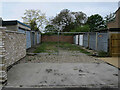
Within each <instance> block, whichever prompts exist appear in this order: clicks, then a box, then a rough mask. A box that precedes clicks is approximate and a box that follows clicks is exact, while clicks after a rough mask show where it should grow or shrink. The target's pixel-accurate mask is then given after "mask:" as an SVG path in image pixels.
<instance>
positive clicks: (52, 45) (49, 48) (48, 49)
mask: <svg viewBox="0 0 120 90" xmlns="http://www.w3.org/2000/svg"><path fill="white" fill-rule="evenodd" d="M58 45H59V49H63V50H70V51H80V52H82V53H85V54H90V53H89V52H87V51H86V50H84V49H82V48H81V47H80V46H77V45H74V44H70V43H66V42H59V44H58V42H43V43H42V44H41V45H40V46H39V47H38V48H37V49H36V50H35V51H34V53H42V52H45V53H56V52H58Z"/></svg>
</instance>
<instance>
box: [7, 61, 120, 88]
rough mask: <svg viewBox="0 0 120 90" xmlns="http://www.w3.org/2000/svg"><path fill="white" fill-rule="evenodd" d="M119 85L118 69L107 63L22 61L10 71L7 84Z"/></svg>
mask: <svg viewBox="0 0 120 90" xmlns="http://www.w3.org/2000/svg"><path fill="white" fill-rule="evenodd" d="M27 85H28V86H35V85H38V86H69V87H71V86H77V87H83V86H86V87H117V86H118V69H117V68H115V67H113V66H110V65H108V64H106V63H22V64H18V65H15V66H14V67H13V68H12V69H10V70H9V71H8V84H7V86H27Z"/></svg>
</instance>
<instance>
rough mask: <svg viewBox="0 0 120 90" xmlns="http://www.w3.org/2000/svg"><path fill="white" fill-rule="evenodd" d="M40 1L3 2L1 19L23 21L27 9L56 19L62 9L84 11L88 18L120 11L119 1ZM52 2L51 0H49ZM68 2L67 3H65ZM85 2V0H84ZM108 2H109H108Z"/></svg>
mask: <svg viewBox="0 0 120 90" xmlns="http://www.w3.org/2000/svg"><path fill="white" fill-rule="evenodd" d="M44 1H46V2H42V1H40V0H39V1H38V0H29V2H28V0H24V1H23V0H20V1H19V2H18V0H4V1H3V0H2V2H1V3H0V17H2V18H3V20H19V21H21V22H22V21H23V20H22V18H21V17H22V16H24V12H25V10H26V9H39V10H41V12H43V13H46V16H47V18H50V17H52V16H53V17H54V16H56V14H58V13H59V12H60V11H61V10H62V9H69V10H70V11H73V12H74V11H75V12H78V11H82V12H84V13H85V14H87V16H90V15H93V14H100V15H101V16H102V17H105V16H106V15H108V14H110V13H113V12H115V11H116V10H117V9H118V1H119V0H109V2H103V1H105V0H103V1H102V2H101V0H100V1H98V0H94V1H96V2H94V1H91V2H90V1H87V0H85V1H86V2H78V0H70V1H69V2H68V1H66V0H64V2H63V1H62V0H58V1H57V2H55V0H52V2H48V1H47V0H44ZM49 1H50V0H49ZM65 1H66V2H65ZM82 1H83V0H82ZM107 1H108V0H107Z"/></svg>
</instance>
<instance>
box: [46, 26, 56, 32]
mask: <svg viewBox="0 0 120 90" xmlns="http://www.w3.org/2000/svg"><path fill="white" fill-rule="evenodd" d="M44 32H45V33H48V32H57V29H56V28H55V27H54V26H53V25H47V26H46V27H45V31H44Z"/></svg>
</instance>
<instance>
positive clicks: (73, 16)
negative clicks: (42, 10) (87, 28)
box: [51, 9, 87, 32]
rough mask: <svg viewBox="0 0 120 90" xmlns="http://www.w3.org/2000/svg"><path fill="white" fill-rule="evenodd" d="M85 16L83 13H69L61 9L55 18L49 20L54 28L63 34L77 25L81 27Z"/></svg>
mask: <svg viewBox="0 0 120 90" xmlns="http://www.w3.org/2000/svg"><path fill="white" fill-rule="evenodd" d="M86 18H87V16H86V14H84V13H83V12H70V10H68V9H63V10H62V11H61V12H60V13H59V14H58V15H56V17H54V18H53V19H52V20H51V22H52V23H51V24H53V25H54V26H55V27H56V28H58V29H59V30H60V31H63V32H69V31H70V30H71V29H74V28H75V27H77V26H78V25H82V24H83V23H84V22H85V20H86Z"/></svg>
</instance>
